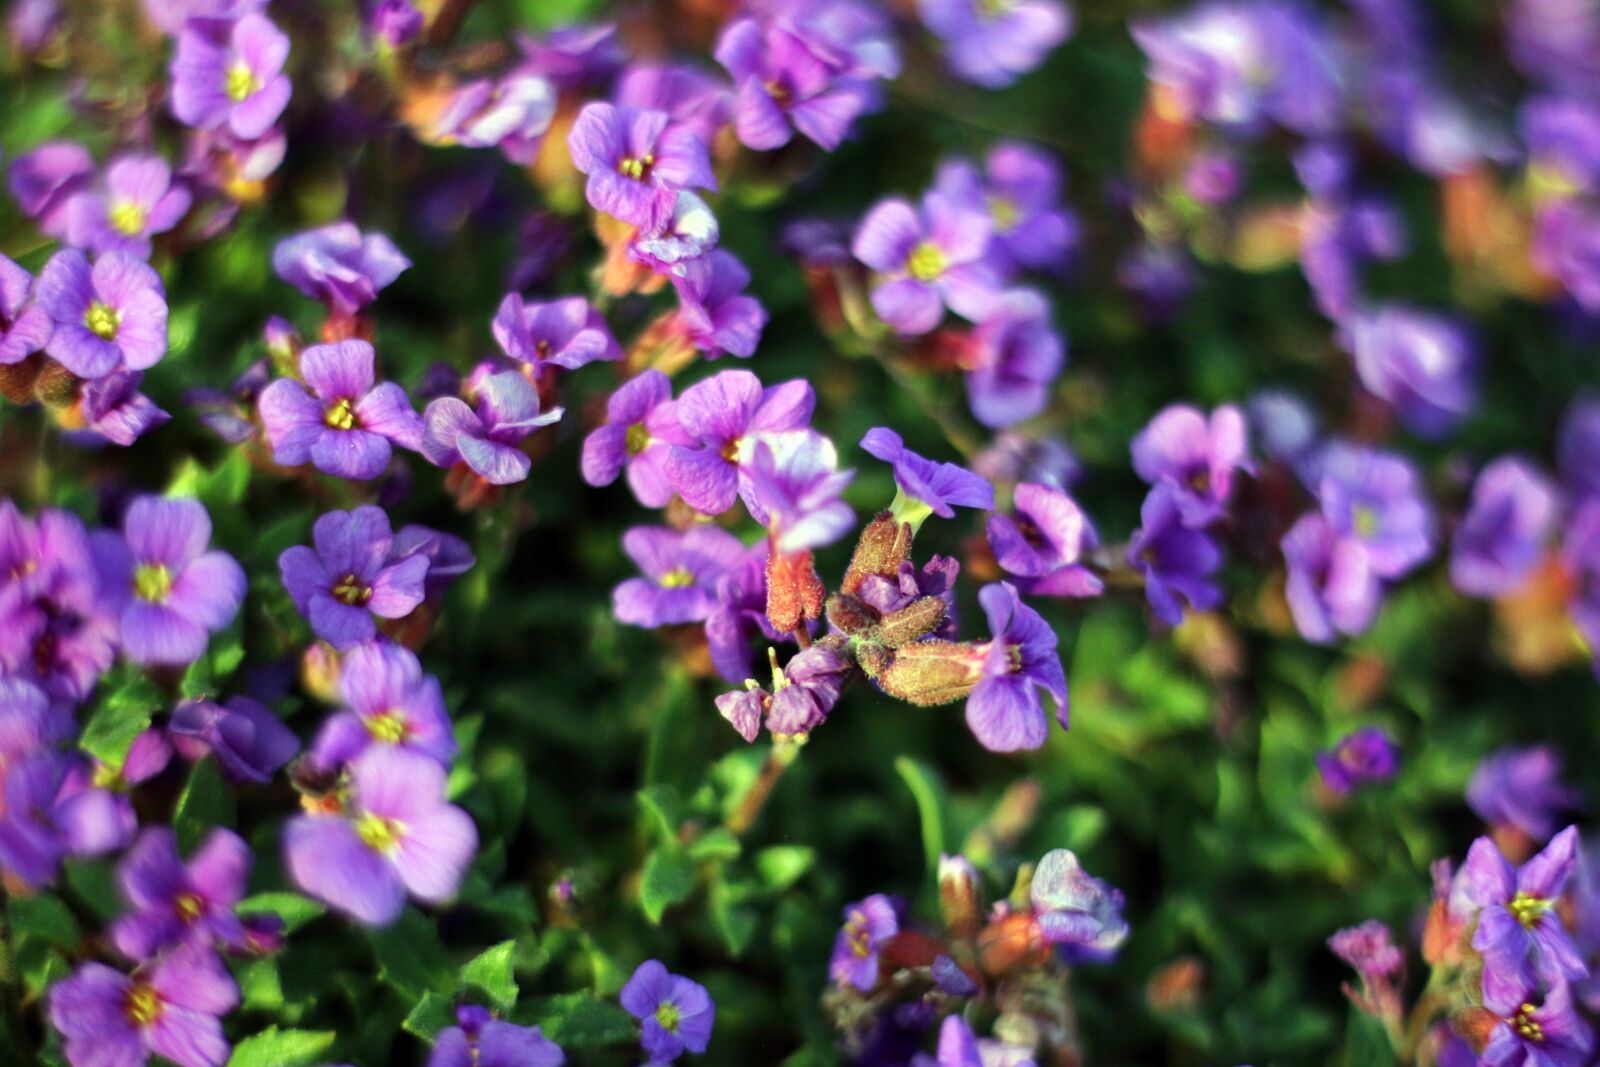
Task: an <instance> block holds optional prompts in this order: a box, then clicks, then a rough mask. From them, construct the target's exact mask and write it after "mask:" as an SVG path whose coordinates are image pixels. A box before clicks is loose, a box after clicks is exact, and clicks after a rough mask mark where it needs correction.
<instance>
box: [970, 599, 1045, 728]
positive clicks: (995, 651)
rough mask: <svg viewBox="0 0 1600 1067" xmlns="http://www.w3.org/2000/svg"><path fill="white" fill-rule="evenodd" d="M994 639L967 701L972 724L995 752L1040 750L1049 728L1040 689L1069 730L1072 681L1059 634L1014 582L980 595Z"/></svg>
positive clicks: (980, 602) (979, 601)
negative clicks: (1063, 663)
mask: <svg viewBox="0 0 1600 1067" xmlns="http://www.w3.org/2000/svg"><path fill="white" fill-rule="evenodd" d="M978 603H979V604H981V605H982V606H983V613H984V615H985V616H986V617H987V618H988V620H989V632H990V633H991V634H992V635H993V636H992V637H991V638H990V640H989V641H988V643H987V648H986V649H984V656H983V665H982V667H981V674H980V678H979V681H978V684H977V685H976V686H975V687H974V688H973V690H972V694H971V696H969V697H968V698H967V725H968V726H969V727H971V729H972V733H973V736H975V737H976V738H977V739H978V741H979V743H980V744H982V745H983V747H984V748H987V749H988V750H989V751H991V752H1016V751H1018V750H1020V749H1032V748H1038V747H1039V746H1040V745H1043V744H1044V742H1045V737H1046V736H1047V732H1048V729H1047V724H1046V721H1045V712H1044V707H1043V705H1042V704H1041V702H1040V700H1039V690H1041V689H1042V690H1044V691H1045V692H1046V693H1049V694H1050V696H1051V697H1052V698H1054V700H1055V702H1056V721H1057V722H1058V723H1060V724H1061V728H1062V729H1063V730H1065V729H1066V728H1067V677H1066V674H1065V673H1064V672H1063V671H1062V669H1061V656H1060V654H1059V653H1058V652H1057V651H1056V633H1055V631H1054V630H1052V629H1051V628H1050V624H1049V623H1047V622H1045V621H1044V619H1043V618H1042V617H1041V616H1040V615H1039V613H1038V612H1037V611H1034V610H1033V609H1032V608H1030V607H1029V606H1028V605H1026V604H1024V603H1023V602H1022V600H1021V598H1019V597H1018V596H1017V590H1016V588H1015V587H1014V586H1013V585H1011V583H1010V582H995V583H993V584H991V585H986V586H984V587H983V589H981V590H980V591H979V592H978Z"/></svg>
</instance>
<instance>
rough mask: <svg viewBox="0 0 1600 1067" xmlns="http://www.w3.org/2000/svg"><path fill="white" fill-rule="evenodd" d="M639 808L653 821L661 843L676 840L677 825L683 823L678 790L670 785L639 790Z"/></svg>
mask: <svg viewBox="0 0 1600 1067" xmlns="http://www.w3.org/2000/svg"><path fill="white" fill-rule="evenodd" d="M637 797H638V800H639V806H640V807H641V808H643V809H644V810H645V813H646V814H647V815H650V816H653V817H654V819H655V825H656V829H657V830H658V831H659V832H660V834H661V839H662V840H663V841H668V842H671V841H676V840H677V839H678V824H679V823H680V822H682V821H683V804H682V802H681V801H680V800H679V799H678V790H677V789H676V788H674V787H673V786H670V785H652V786H649V787H647V788H644V789H641V790H639V792H638V794H637Z"/></svg>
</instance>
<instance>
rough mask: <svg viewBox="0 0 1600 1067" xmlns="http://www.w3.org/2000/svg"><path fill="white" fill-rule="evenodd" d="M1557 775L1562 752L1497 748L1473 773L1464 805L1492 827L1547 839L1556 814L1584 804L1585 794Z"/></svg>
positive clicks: (1547, 748) (1532, 747)
mask: <svg viewBox="0 0 1600 1067" xmlns="http://www.w3.org/2000/svg"><path fill="white" fill-rule="evenodd" d="M1561 777H1562V767H1561V753H1560V752H1558V751H1557V750H1556V749H1554V748H1552V747H1551V746H1549V745H1530V746H1528V747H1527V748H1502V749H1498V750H1496V751H1495V752H1492V753H1490V754H1489V755H1488V756H1487V757H1486V758H1485V759H1484V760H1483V762H1482V763H1480V764H1478V768H1477V770H1475V771H1473V772H1472V780H1471V781H1470V782H1468V783H1467V804H1468V805H1469V806H1470V807H1471V808H1472V810H1473V811H1475V812H1477V814H1478V817H1479V818H1480V819H1482V820H1483V821H1484V822H1486V823H1488V824H1489V825H1490V826H1492V827H1496V828H1498V827H1503V826H1514V827H1516V828H1517V829H1518V830H1521V831H1522V832H1523V833H1525V834H1527V835H1528V836H1529V837H1531V838H1533V839H1534V840H1535V841H1541V842H1542V841H1548V840H1549V839H1550V835H1551V834H1553V833H1555V830H1556V825H1557V816H1558V815H1559V814H1560V813H1562V812H1566V811H1571V810H1573V809H1575V808H1580V807H1582V806H1583V794H1582V793H1581V792H1580V791H1579V790H1577V789H1574V788H1572V787H1571V786H1568V785H1566V784H1565V783H1564V782H1563V781H1562V780H1561Z"/></svg>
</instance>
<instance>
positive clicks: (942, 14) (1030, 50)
mask: <svg viewBox="0 0 1600 1067" xmlns="http://www.w3.org/2000/svg"><path fill="white" fill-rule="evenodd" d="M918 12H919V14H920V15H921V16H922V23H923V25H925V26H927V27H928V29H929V30H931V31H932V32H933V33H934V35H935V36H937V37H938V38H939V39H940V40H941V41H942V42H943V43H944V46H945V58H946V60H947V61H948V62H949V64H950V69H951V70H952V71H954V72H955V74H956V75H957V76H958V77H960V78H963V79H965V80H966V81H969V82H972V83H973V84H974V85H981V86H983V87H984V88H986V89H1001V88H1004V87H1005V86H1007V85H1010V84H1011V83H1012V82H1014V81H1016V80H1017V78H1019V77H1021V76H1022V75H1024V74H1027V73H1029V72H1030V71H1032V70H1034V69H1035V68H1037V67H1038V66H1039V65H1040V64H1041V63H1043V62H1044V59H1045V56H1047V55H1049V54H1050V53H1051V52H1052V51H1054V50H1055V48H1056V46H1057V45H1059V44H1060V43H1061V42H1062V41H1065V40H1066V39H1067V37H1069V36H1070V35H1071V33H1072V12H1071V10H1070V9H1069V8H1068V7H1066V5H1064V4H1061V3H1058V2H1057V0H919V3H918Z"/></svg>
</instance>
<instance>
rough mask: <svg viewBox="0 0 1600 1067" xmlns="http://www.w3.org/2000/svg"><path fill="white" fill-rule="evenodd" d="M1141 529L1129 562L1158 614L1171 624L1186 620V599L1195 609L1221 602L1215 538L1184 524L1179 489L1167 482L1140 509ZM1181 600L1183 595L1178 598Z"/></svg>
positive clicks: (1207, 608) (1130, 545)
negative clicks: (1215, 577)
mask: <svg viewBox="0 0 1600 1067" xmlns="http://www.w3.org/2000/svg"><path fill="white" fill-rule="evenodd" d="M1139 522H1140V527H1139V529H1138V530H1136V531H1135V532H1134V535H1133V539H1132V540H1131V541H1130V542H1129V543H1128V556H1127V559H1128V565H1129V566H1131V567H1132V568H1133V569H1134V570H1136V571H1138V572H1139V573H1140V574H1142V575H1144V595H1145V599H1146V600H1148V601H1149V602H1150V607H1151V608H1152V609H1153V610H1154V611H1155V613H1156V618H1158V619H1160V620H1161V621H1162V622H1164V623H1166V624H1167V625H1168V626H1176V625H1178V624H1179V623H1180V622H1182V621H1183V603H1182V602H1183V601H1187V602H1188V604H1189V607H1190V608H1192V609H1193V610H1195V611H1210V610H1211V609H1212V608H1214V607H1216V606H1217V605H1218V604H1221V603H1222V590H1220V589H1218V588H1217V586H1216V585H1215V584H1214V583H1213V582H1212V581H1211V575H1212V573H1213V572H1214V571H1215V570H1216V569H1217V567H1219V566H1220V565H1221V563H1222V553H1221V552H1220V551H1219V550H1218V548H1217V546H1216V542H1214V541H1212V540H1211V538H1210V537H1208V536H1207V535H1206V534H1205V533H1204V532H1202V531H1200V530H1194V529H1190V528H1189V527H1187V526H1185V525H1184V524H1183V521H1182V518H1181V513H1180V511H1179V510H1178V501H1177V496H1176V490H1175V489H1174V488H1173V487H1172V486H1171V485H1170V484H1168V483H1165V482H1163V483H1162V484H1160V485H1157V486H1156V487H1155V488H1154V489H1152V490H1150V493H1149V495H1147V496H1146V497H1145V498H1144V504H1143V505H1142V506H1141V507H1140V509H1139ZM1180 598H1181V599H1180Z"/></svg>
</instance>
